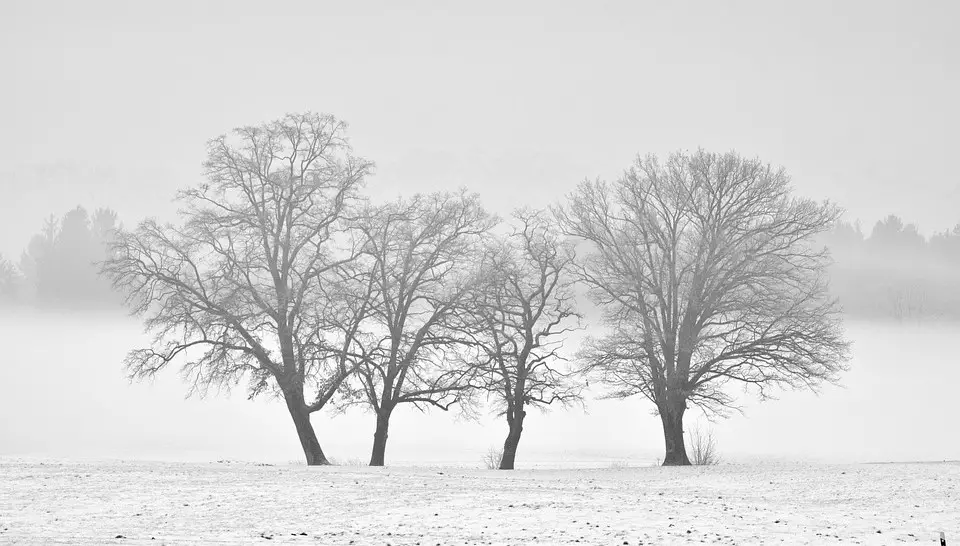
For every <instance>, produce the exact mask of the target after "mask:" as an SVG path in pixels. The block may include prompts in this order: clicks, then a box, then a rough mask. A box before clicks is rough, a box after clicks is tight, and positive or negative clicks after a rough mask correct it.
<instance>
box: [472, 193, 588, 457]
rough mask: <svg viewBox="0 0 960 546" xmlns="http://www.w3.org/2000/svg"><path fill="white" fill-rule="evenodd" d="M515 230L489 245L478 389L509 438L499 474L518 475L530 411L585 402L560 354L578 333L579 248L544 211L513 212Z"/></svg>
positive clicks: (479, 305) (481, 300) (480, 309)
mask: <svg viewBox="0 0 960 546" xmlns="http://www.w3.org/2000/svg"><path fill="white" fill-rule="evenodd" d="M513 219H514V221H515V223H514V230H513V232H512V233H511V234H509V235H508V236H506V237H503V238H500V240H498V241H496V242H495V243H494V244H492V245H491V248H490V251H489V252H488V254H487V256H486V258H487V259H486V261H487V264H486V268H485V276H486V282H485V284H484V287H483V290H481V291H480V292H479V293H478V294H477V296H478V299H477V302H476V304H475V309H476V312H477V315H478V317H479V320H480V324H481V326H482V328H481V329H480V331H479V335H478V336H477V339H478V340H479V343H478V345H479V346H480V347H481V348H482V349H483V353H482V356H481V358H480V359H479V360H478V361H477V364H476V366H477V371H478V374H477V376H476V377H475V379H474V383H475V384H476V385H477V386H478V387H479V388H480V389H482V390H485V391H487V393H488V394H489V395H490V396H492V397H493V398H494V399H495V400H496V402H497V405H498V407H500V408H501V411H502V415H503V416H505V417H506V420H507V426H508V428H509V431H508V433H507V438H506V440H505V441H504V443H503V455H502V457H501V459H500V469H501V470H512V469H513V468H514V463H515V460H516V456H517V447H518V446H519V444H520V435H521V433H522V432H523V423H524V419H525V418H526V416H527V411H526V410H527V408H528V407H531V406H535V407H541V408H543V407H546V406H549V405H551V404H553V403H560V404H567V403H570V402H573V401H576V400H579V399H580V391H581V388H580V385H579V384H578V382H577V381H576V380H575V379H574V378H572V377H571V375H570V374H569V373H566V372H567V370H565V369H563V368H564V366H565V358H564V357H563V355H562V354H561V353H560V350H561V349H562V348H563V342H564V339H565V337H566V335H567V334H568V333H569V332H570V331H572V330H573V329H576V328H578V327H579V315H578V314H577V311H576V307H575V304H574V293H573V290H572V286H571V283H570V281H571V279H570V276H569V273H570V271H569V270H570V268H571V266H572V264H573V258H574V252H573V248H572V247H571V246H570V245H569V244H567V243H566V242H565V241H564V239H563V237H562V234H560V233H558V231H557V230H556V229H555V228H554V227H552V226H551V223H552V222H551V221H550V220H549V219H548V217H546V216H545V215H544V214H543V213H542V212H539V211H531V210H526V209H520V210H517V211H515V212H514V214H513Z"/></svg>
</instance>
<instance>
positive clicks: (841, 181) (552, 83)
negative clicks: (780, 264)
mask: <svg viewBox="0 0 960 546" xmlns="http://www.w3.org/2000/svg"><path fill="white" fill-rule="evenodd" d="M354 4H359V3H352V4H350V5H347V3H343V2H340V3H324V2H300V3H295V2H271V3H264V2H249V1H234V2H157V3H145V2H122V1H116V2H69V1H65V2H45V1H30V2H4V3H3V4H2V5H0V74H3V78H2V79H3V82H4V83H3V85H2V86H0V120H2V121H0V188H2V190H3V191H2V195H0V228H2V229H0V252H3V253H5V254H7V255H14V256H16V255H18V254H19V251H20V250H21V249H22V248H23V246H25V244H26V242H27V239H28V238H29V236H30V235H31V234H32V233H34V232H35V231H37V230H38V229H39V227H40V225H41V223H42V219H43V218H44V217H46V216H47V215H49V214H50V213H53V212H56V213H58V214H62V213H63V212H64V211H65V210H66V209H68V208H70V207H73V206H75V205H77V204H80V203H82V204H84V205H86V206H88V207H95V206H102V205H107V206H111V207H113V208H115V209H117V210H118V211H119V212H120V215H121V218H122V219H124V220H125V221H126V222H127V223H128V224H129V223H133V222H135V221H137V220H139V219H140V218H142V217H143V216H145V215H165V214H168V213H169V212H170V211H171V210H173V206H172V205H171V204H170V203H169V199H170V197H171V196H172V194H173V191H174V190H175V189H176V188H179V187H182V186H184V185H188V184H193V183H196V182H198V181H199V172H200V163H201V161H202V159H203V153H204V142H205V141H206V140H207V139H209V138H211V137H214V136H216V135H218V134H221V133H223V132H225V131H227V130H229V129H231V128H233V127H235V126H237V125H242V124H253V123H259V122H261V121H265V120H269V119H272V118H275V117H278V116H280V115H282V114H283V113H286V112H293V111H303V110H315V111H323V112H329V113H333V114H335V115H337V116H339V117H341V118H342V119H345V120H347V121H348V122H349V123H350V124H351V134H352V137H353V143H354V145H355V148H356V151H357V153H359V154H361V155H363V156H365V157H368V158H370V159H372V160H374V161H376V162H377V164H378V174H377V175H376V176H375V177H374V178H373V179H371V190H372V191H374V192H376V193H379V194H387V195H393V194H397V193H409V192H412V191H415V190H421V189H435V188H453V187H457V186H461V185H467V186H469V187H471V188H473V189H475V190H477V191H480V192H481V193H482V195H483V197H484V198H485V199H486V201H487V202H488V203H489V204H490V206H491V207H493V208H495V209H497V210H498V211H506V210H507V209H509V208H510V207H512V206H513V205H514V204H517V203H521V202H522V203H533V204H544V203H547V202H551V201H553V200H555V199H558V198H560V197H561V196H562V195H563V194H564V193H565V192H566V191H568V190H569V189H570V188H571V187H572V186H573V185H574V184H576V183H577V182H579V181H580V180H582V179H583V178H584V177H591V178H593V177H597V176H600V177H604V178H611V177H615V176H617V175H618V174H619V172H621V170H622V169H623V168H624V167H626V166H627V165H628V164H629V163H630V161H631V160H632V159H633V157H634V155H635V154H637V153H647V152H655V153H661V154H663V153H667V152H669V151H672V150H676V149H680V148H696V147H698V146H703V147H705V148H708V149H711V150H718V151H725V150H728V149H736V150H738V151H740V152H741V153H743V154H746V155H751V156H759V157H760V158H762V159H764V160H766V161H769V162H772V163H775V164H781V165H784V166H785V167H787V169H788V171H789V172H790V173H791V174H792V175H793V177H794V180H795V184H796V186H797V188H798V190H799V191H801V192H802V193H804V194H807V195H810V196H813V197H817V198H830V199H833V200H835V201H838V202H839V203H840V204H841V205H843V206H844V207H846V208H847V209H848V211H849V214H850V216H851V217H855V218H862V219H863V220H864V221H865V222H867V224H868V225H869V224H872V222H873V221H875V220H876V219H878V218H879V217H881V216H884V215H886V214H888V213H898V214H901V215H902V216H904V217H905V218H907V219H909V220H914V221H917V222H919V223H920V227H921V230H922V231H925V232H928V233H929V232H931V231H934V230H941V229H945V228H948V227H951V226H953V225H954V224H956V223H958V222H960V211H958V207H957V204H958V203H960V191H958V187H960V180H958V175H957V174H956V170H955V169H954V155H955V153H956V150H957V149H958V148H960V136H958V131H957V126H958V124H960V123H958V122H960V101H958V100H957V97H958V96H960V38H958V36H960V33H957V32H955V28H954V25H955V22H956V21H957V20H958V18H960V4H957V3H954V2H949V1H944V2H939V3H937V2H899V1H895V2H880V1H862V2H853V1H850V2H842V3H836V2H791V3H787V2H766V1H763V2H761V1H757V2H669V3H667V2H648V3H644V2H622V3H601V2H591V3H579V2H577V3H569V2H568V3H564V2H542V3H534V2H523V3H519V2H482V3H471V4H469V5H468V4H467V3H458V4H457V7H456V10H457V11H450V10H451V9H454V8H453V7H451V6H449V5H448V4H450V3H441V2H436V3H417V4H416V8H409V9H398V8H397V7H395V3H390V2H382V3H363V5H362V7H360V6H354ZM408 4H409V3H408ZM521 4H522V5H521Z"/></svg>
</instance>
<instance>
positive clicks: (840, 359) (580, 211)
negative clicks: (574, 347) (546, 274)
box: [556, 150, 848, 465]
mask: <svg viewBox="0 0 960 546" xmlns="http://www.w3.org/2000/svg"><path fill="white" fill-rule="evenodd" d="M556 213H557V216H558V218H559V220H560V221H561V223H562V225H563V228H564V230H565V231H566V232H567V233H568V234H570V235H573V236H575V237H579V238H581V239H582V240H584V241H585V242H586V244H584V246H585V247H586V248H589V249H590V253H589V254H588V255H586V256H585V258H584V259H583V260H582V261H580V262H579V265H578V267H577V274H578V276H579V278H580V280H581V281H582V282H583V283H585V284H586V286H587V287H589V291H590V295H591V296H592V298H593V300H594V301H595V302H596V303H597V304H598V305H599V306H601V307H602V309H603V312H604V318H605V322H606V324H607V326H608V327H609V329H610V330H611V333H610V335H608V336H606V337H602V338H599V339H593V340H592V341H591V342H590V343H589V344H588V345H587V346H586V348H585V349H584V351H583V353H582V354H581V358H582V360H583V363H584V364H585V368H586V369H587V370H589V371H591V372H593V373H595V374H596V376H598V377H599V379H600V381H602V382H603V383H605V384H606V385H608V386H609V387H610V388H611V390H610V392H609V394H610V395H611V396H615V397H626V396H631V395H634V394H638V393H639V394H642V395H643V396H645V397H647V398H648V399H649V400H650V401H651V402H653V403H654V405H655V406H656V411H657V413H658V414H659V415H660V419H661V421H662V424H663V432H664V443H665V446H666V455H665V456H664V461H663V464H664V465H686V464H690V461H689V459H688V457H687V454H686V450H685V447H684V443H683V441H684V438H683V415H684V411H685V410H686V409H687V407H688V406H687V403H688V402H690V403H692V404H695V405H697V406H700V407H701V408H702V409H704V410H705V411H707V412H713V413H721V414H722V413H724V410H726V409H728V408H731V407H736V406H735V404H734V400H733V398H732V397H731V396H730V395H729V393H728V392H727V391H726V390H725V388H724V387H725V385H726V384H727V383H730V382H734V383H740V384H743V385H748V386H753V387H756V389H757V390H758V393H759V395H760V396H761V398H764V397H766V396H767V394H768V391H769V389H770V388H771V387H791V388H800V387H808V388H811V389H815V388H816V387H817V386H818V385H820V384H822V383H823V382H824V381H835V380H836V379H837V378H838V374H839V373H840V372H841V371H842V370H844V369H845V366H846V364H845V362H846V359H847V355H848V343H847V342H846V341H845V340H844V338H843V332H842V328H841V320H840V314H839V308H838V306H837V304H836V302H835V301H834V300H832V299H830V298H829V297H828V295H827V292H826V280H825V271H824V270H825V266H826V264H827V260H828V256H827V254H826V250H825V249H823V247H820V248H817V246H816V245H815V244H814V243H813V242H812V239H813V237H814V236H815V235H817V234H818V233H820V232H822V231H824V230H827V229H829V228H830V226H831V224H832V223H833V222H834V221H835V220H836V219H837V217H838V215H839V211H838V209H837V208H836V207H834V206H832V205H830V204H828V203H816V202H813V201H811V200H808V199H802V198H798V197H794V196H793V195H792V194H791V187H790V183H789V177H788V176H787V174H786V173H785V172H784V171H783V169H775V168H772V167H771V166H769V165H765V164H763V163H761V162H760V161H759V160H755V159H745V158H742V157H739V156H738V155H736V154H734V153H728V154H724V155H719V154H713V153H707V152H705V151H702V150H700V151H697V152H696V153H692V154H688V153H676V154H673V155H671V156H670V158H669V159H668V160H667V161H666V163H661V162H659V161H658V160H657V158H655V157H653V156H648V157H646V158H638V159H637V161H636V163H635V164H634V166H633V167H631V168H630V169H629V170H628V171H626V173H625V174H624V175H623V177H621V178H620V179H619V180H618V181H617V182H616V183H614V184H606V183H603V182H599V181H598V182H589V181H587V182H584V183H582V184H581V185H580V187H579V188H578V189H577V190H576V191H575V192H574V193H573V194H572V195H571V196H570V200H569V203H568V204H567V205H566V206H564V207H562V208H558V209H557V210H556Z"/></svg>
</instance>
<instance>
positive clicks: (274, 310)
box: [103, 113, 372, 465]
mask: <svg viewBox="0 0 960 546" xmlns="http://www.w3.org/2000/svg"><path fill="white" fill-rule="evenodd" d="M344 131H345V124H344V123H343V122H341V121H338V120H337V119H335V118H333V117H332V116H329V115H320V114H312V113H306V114H300V115H287V116H285V117H283V118H281V119H279V120H276V121H272V122H269V123H265V124H263V125H259V126H252V127H242V128H239V129H236V130H234V131H233V133H232V135H231V136H226V135H224V136H220V137H218V138H216V139H213V140H211V141H210V142H209V143H208V145H207V159H206V161H205V163H204V168H205V174H206V179H207V182H206V183H204V184H202V185H201V186H199V187H194V188H191V189H187V190H184V191H182V192H180V194H179V196H178V199H179V201H180V202H181V204H182V206H183V208H182V209H181V211H180V216H181V218H182V225H180V226H174V225H170V224H166V225H161V224H159V223H157V222H156V221H153V220H148V221H145V222H143V223H141V224H140V225H139V226H138V227H137V228H136V229H135V230H133V231H120V232H118V234H117V237H116V239H115V241H114V243H113V245H112V249H111V250H112V257H111V258H109V259H108V260H107V261H106V262H105V263H104V264H103V272H104V273H105V274H107V275H108V276H109V277H111V278H112V280H113V283H114V285H115V286H116V287H118V288H120V289H122V290H124V291H125V292H126V294H127V295H128V303H129V304H130V305H131V307H132V309H133V311H134V313H135V314H137V315H139V316H142V317H144V322H145V326H146V328H147V329H148V331H151V332H153V334H154V337H153V340H152V343H151V344H150V346H149V347H147V348H143V349H139V350H135V351H132V352H130V354H129V355H128V356H127V359H126V366H127V369H128V371H129V373H130V376H131V379H134V378H136V379H142V378H148V377H152V376H153V375H154V374H156V373H157V372H159V371H160V370H162V369H164V368H166V367H167V366H168V365H170V364H171V363H173V362H174V361H175V360H178V359H179V360H180V361H182V362H183V364H182V368H181V372H182V374H183V376H184V377H185V378H186V379H187V380H189V381H190V382H191V383H192V388H191V393H193V392H196V393H199V394H200V395H201V396H203V395H205V394H207V393H208V391H209V390H210V389H211V388H214V389H217V390H219V389H221V388H227V389H229V388H230V387H231V386H234V385H236V384H238V383H239V382H240V381H242V380H243V379H248V380H249V394H250V397H251V398H253V397H255V396H257V395H258V394H261V393H264V392H270V393H272V394H275V395H277V396H280V397H282V398H283V399H284V401H285V402H286V405H287V409H288V410H289V412H290V416H291V417H292V419H293V423H294V426H295V428H296V431H297V436H298V437H299V439H300V443H301V446H302V447H303V452H304V456H305V457H306V460H307V464H309V465H316V464H327V463H328V461H327V458H326V456H325V455H324V453H323V450H322V449H321V448H320V443H319V441H318V440H317V436H316V434H315V432H314V429H313V426H312V424H311V423H310V414H311V413H313V412H316V411H318V410H319V409H321V408H322V407H324V405H325V404H327V402H329V401H330V399H331V398H333V397H334V395H335V394H336V393H337V391H338V389H340V387H341V385H342V384H343V382H344V381H345V380H346V379H347V377H348V376H349V375H350V374H351V373H352V372H353V370H354V368H355V366H356V364H357V363H358V361H357V360H353V359H351V358H350V356H351V353H350V351H349V350H348V349H349V347H350V346H351V345H352V339H351V338H350V336H349V335H343V334H342V332H338V331H337V329H335V328H334V327H333V326H331V322H330V318H331V317H332V316H336V317H343V316H347V317H350V320H352V321H354V322H359V321H361V320H362V318H363V317H364V316H365V313H366V311H367V309H368V307H367V306H366V300H367V299H369V297H370V294H371V293H372V292H370V291H368V292H367V293H366V296H365V295H364V292H363V291H362V290H351V291H350V293H351V294H354V295H355V296H356V297H355V298H354V299H350V300H348V299H344V298H336V299H332V298H331V297H330V294H331V293H334V294H336V293H344V292H346V290H345V288H346V287H351V286H352V285H354V284H359V285H361V286H365V285H366V284H365V283H364V282H363V280H362V279H360V280H358V279H357V277H356V275H355V274H354V273H353V272H352V271H351V269H350V268H349V267H348V266H349V265H350V264H351V262H352V260H353V259H354V258H355V257H356V255H357V254H358V252H359V245H354V244H353V241H352V238H351V237H350V234H349V233H348V232H347V231H345V230H344V229H343V228H342V224H343V220H344V216H345V215H346V214H347V213H348V212H349V210H350V209H351V207H352V205H353V203H354V202H355V201H356V200H357V190H358V188H359V186H360V185H361V184H362V181H363V178H364V176H365V175H366V174H367V173H368V172H369V171H370V170H371V168H372V164H371V163H370V162H368V161H365V160H363V159H359V158H356V157H354V156H353V155H352V154H351V148H350V146H349V143H348V141H347V139H346V137H345V135H344ZM340 320H341V322H342V321H344V320H346V319H343V318H341V319H340ZM345 347H346V349H345Z"/></svg>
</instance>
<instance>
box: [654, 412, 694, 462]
mask: <svg viewBox="0 0 960 546" xmlns="http://www.w3.org/2000/svg"><path fill="white" fill-rule="evenodd" d="M660 421H661V422H662V423H663V443H664V455H663V466H690V459H689V458H688V457H687V446H686V445H685V443H684V438H683V409H682V408H681V409H679V410H674V411H669V410H665V409H661V410H660Z"/></svg>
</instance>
